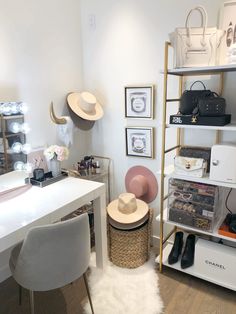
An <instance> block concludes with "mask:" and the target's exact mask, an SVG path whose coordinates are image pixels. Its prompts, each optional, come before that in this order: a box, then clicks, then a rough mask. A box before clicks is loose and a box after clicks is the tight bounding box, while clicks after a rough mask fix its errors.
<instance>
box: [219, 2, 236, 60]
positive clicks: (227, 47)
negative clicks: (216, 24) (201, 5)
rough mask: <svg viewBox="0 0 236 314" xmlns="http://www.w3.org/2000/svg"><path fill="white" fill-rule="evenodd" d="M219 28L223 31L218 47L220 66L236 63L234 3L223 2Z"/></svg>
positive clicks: (235, 6) (235, 8) (235, 3)
mask: <svg viewBox="0 0 236 314" xmlns="http://www.w3.org/2000/svg"><path fill="white" fill-rule="evenodd" d="M220 28H221V29H223V30H224V31H225V35H224V37H223V40H222V43H221V46H220V60H219V61H220V62H219V63H220V64H221V65H224V64H235V63H236V1H227V2H224V3H223V5H222V7H221V14H220Z"/></svg>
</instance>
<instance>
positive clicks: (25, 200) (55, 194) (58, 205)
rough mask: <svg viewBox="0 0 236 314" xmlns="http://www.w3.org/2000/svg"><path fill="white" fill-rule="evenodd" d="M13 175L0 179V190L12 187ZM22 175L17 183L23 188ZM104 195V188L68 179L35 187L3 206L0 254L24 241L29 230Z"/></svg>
mask: <svg viewBox="0 0 236 314" xmlns="http://www.w3.org/2000/svg"><path fill="white" fill-rule="evenodd" d="M11 176H14V173H13V174H6V175H2V176H1V177H0V186H5V185H8V186H10V187H12V185H11V184H10V181H11V180H10V181H8V179H9V178H10V179H11ZM21 182H22V183H23V181H22V176H21V175H19V178H18V183H19V185H20V184H21ZM104 193H105V185H104V184H103V183H98V182H94V181H88V180H82V179H77V178H72V177H68V178H65V179H63V180H61V181H58V182H56V183H53V184H51V185H48V186H46V187H43V188H40V187H35V186H32V187H31V188H30V189H28V190H27V191H25V192H24V193H22V194H21V195H18V196H16V197H14V198H12V199H10V200H7V201H4V202H1V203H0V252H2V251H4V250H5V249H7V248H9V247H10V246H12V245H14V244H15V243H17V242H19V241H21V240H22V239H23V238H24V236H25V234H26V232H27V230H28V229H29V227H32V226H34V225H40V224H47V223H52V222H54V221H56V220H58V219H60V218H61V217H63V216H65V215H67V214H69V213H70V212H72V211H73V210H75V209H77V208H79V207H81V206H83V205H84V204H86V203H88V202H89V201H91V200H93V199H96V198H98V197H99V196H100V195H101V194H104Z"/></svg>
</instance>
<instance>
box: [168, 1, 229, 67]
mask: <svg viewBox="0 0 236 314" xmlns="http://www.w3.org/2000/svg"><path fill="white" fill-rule="evenodd" d="M193 11H198V12H199V13H200V15H201V26H200V27H190V26H189V20H190V17H191V15H192V13H193ZM224 34H225V32H224V31H223V30H219V29H217V28H216V27H211V28H208V27H207V13H206V10H205V9H204V7H202V6H197V7H195V8H193V9H191V10H190V11H189V13H188V15H187V17H186V21H185V27H182V28H181V27H178V28H176V29H175V31H174V32H172V33H170V34H169V38H170V42H171V46H173V48H174V66H175V67H176V68H179V67H203V66H209V65H216V64H217V63H218V54H219V46H220V44H221V42H222V38H223V37H224Z"/></svg>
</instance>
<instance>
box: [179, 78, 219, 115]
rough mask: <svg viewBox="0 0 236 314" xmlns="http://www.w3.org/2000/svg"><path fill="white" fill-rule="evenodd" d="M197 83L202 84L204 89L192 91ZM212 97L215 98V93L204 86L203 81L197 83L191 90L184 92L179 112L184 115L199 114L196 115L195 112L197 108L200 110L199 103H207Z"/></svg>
mask: <svg viewBox="0 0 236 314" xmlns="http://www.w3.org/2000/svg"><path fill="white" fill-rule="evenodd" d="M196 83H201V84H202V85H203V88H204V89H201V90H192V87H193V86H194V84H196ZM212 97H214V94H213V92H212V91H210V90H209V89H206V86H205V85H204V84H203V82H202V81H195V82H193V84H192V85H191V86H190V89H189V90H185V91H184V92H183V94H182V96H181V99H180V106H179V112H180V113H181V114H184V115H188V114H197V112H196V113H194V112H193V111H194V109H195V108H198V104H199V101H200V100H202V101H204V100H205V101H207V99H210V98H212Z"/></svg>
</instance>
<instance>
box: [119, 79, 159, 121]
mask: <svg viewBox="0 0 236 314" xmlns="http://www.w3.org/2000/svg"><path fill="white" fill-rule="evenodd" d="M153 102H154V85H147V86H126V87H125V117H126V118H143V119H153Z"/></svg>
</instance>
